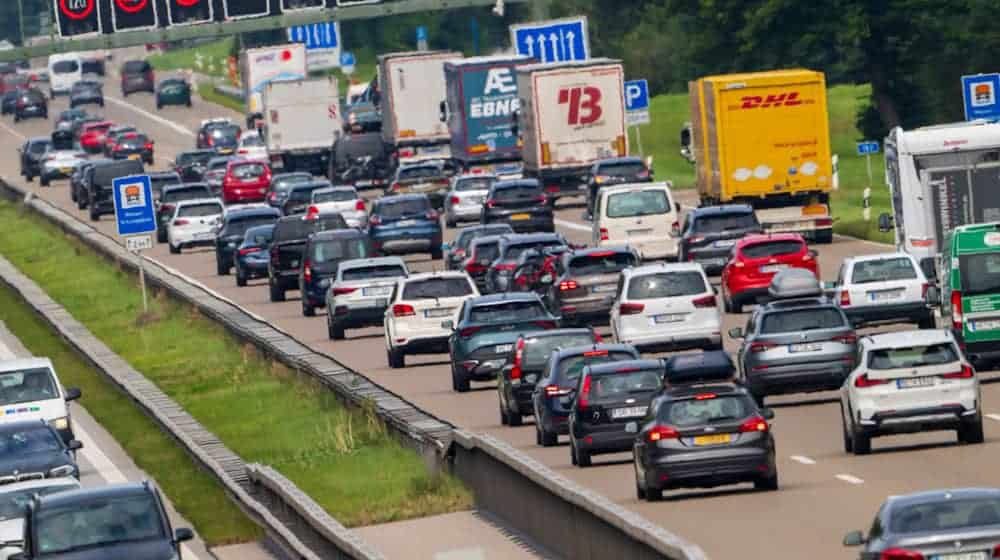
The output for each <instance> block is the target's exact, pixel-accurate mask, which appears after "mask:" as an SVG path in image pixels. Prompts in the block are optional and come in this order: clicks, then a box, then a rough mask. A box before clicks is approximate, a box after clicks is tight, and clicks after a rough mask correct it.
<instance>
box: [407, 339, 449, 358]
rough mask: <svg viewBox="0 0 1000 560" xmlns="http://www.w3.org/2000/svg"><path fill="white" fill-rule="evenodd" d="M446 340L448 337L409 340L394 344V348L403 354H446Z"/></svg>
mask: <svg viewBox="0 0 1000 560" xmlns="http://www.w3.org/2000/svg"><path fill="white" fill-rule="evenodd" d="M448 338H449V337H448V336H427V337H418V338H410V339H407V340H406V342H404V343H401V344H395V346H394V347H395V348H396V349H397V350H402V351H403V353H405V354H447V353H448Z"/></svg>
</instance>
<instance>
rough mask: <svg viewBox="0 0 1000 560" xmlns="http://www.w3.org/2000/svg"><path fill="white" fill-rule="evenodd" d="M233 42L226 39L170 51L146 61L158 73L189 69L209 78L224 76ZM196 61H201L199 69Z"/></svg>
mask: <svg viewBox="0 0 1000 560" xmlns="http://www.w3.org/2000/svg"><path fill="white" fill-rule="evenodd" d="M233 41H234V39H233V38H232V37H228V38H226V39H220V40H218V41H212V42H210V43H205V44H203V45H198V46H196V47H186V48H180V49H171V50H168V51H165V52H162V53H158V54H154V55H150V56H149V57H148V58H147V59H146V60H148V61H149V64H150V65H152V66H153V68H154V69H156V70H160V71H163V70H188V69H190V70H195V71H197V72H201V73H202V74H207V75H211V76H225V75H226V74H227V73H228V72H229V62H228V60H229V54H230V53H231V52H232V50H233ZM199 55H200V56H199ZM198 60H201V67H200V68H199V66H198V64H197V62H198Z"/></svg>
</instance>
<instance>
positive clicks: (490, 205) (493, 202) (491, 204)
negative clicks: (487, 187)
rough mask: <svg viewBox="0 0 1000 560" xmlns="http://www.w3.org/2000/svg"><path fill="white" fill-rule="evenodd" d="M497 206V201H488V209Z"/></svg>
mask: <svg viewBox="0 0 1000 560" xmlns="http://www.w3.org/2000/svg"><path fill="white" fill-rule="evenodd" d="M496 205H497V203H496V201H495V200H492V199H491V200H487V201H486V207H487V208H495V207H496Z"/></svg>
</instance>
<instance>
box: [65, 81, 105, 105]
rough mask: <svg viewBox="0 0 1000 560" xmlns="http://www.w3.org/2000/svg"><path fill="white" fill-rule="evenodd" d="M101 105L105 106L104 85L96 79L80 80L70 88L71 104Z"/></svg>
mask: <svg viewBox="0 0 1000 560" xmlns="http://www.w3.org/2000/svg"><path fill="white" fill-rule="evenodd" d="M80 105H100V106H101V107H104V85H103V84H102V83H101V82H98V81H96V80H80V81H79V82H76V83H75V84H73V87H72V88H71V89H70V90H69V106H70V107H71V108H73V107H78V106H80Z"/></svg>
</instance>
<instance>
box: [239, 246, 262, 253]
mask: <svg viewBox="0 0 1000 560" xmlns="http://www.w3.org/2000/svg"><path fill="white" fill-rule="evenodd" d="M263 250H264V249H261V248H260V247H244V248H243V249H240V251H239V253H240V254H241V255H249V254H251V253H259V252H261V251H263Z"/></svg>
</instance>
